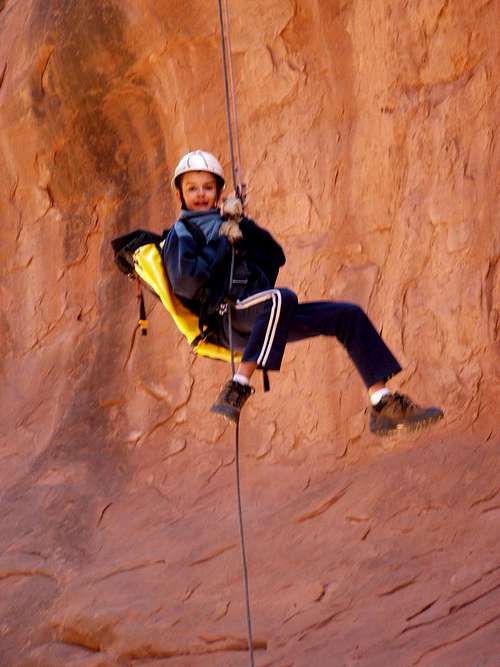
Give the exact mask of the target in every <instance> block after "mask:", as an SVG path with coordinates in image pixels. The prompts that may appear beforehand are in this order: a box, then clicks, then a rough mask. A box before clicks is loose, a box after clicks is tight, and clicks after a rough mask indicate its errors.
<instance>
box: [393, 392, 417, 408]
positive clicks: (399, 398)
mask: <svg viewBox="0 0 500 667" xmlns="http://www.w3.org/2000/svg"><path fill="white" fill-rule="evenodd" d="M392 396H393V398H394V400H395V401H396V402H397V403H399V405H400V407H401V410H402V411H403V412H415V411H416V410H418V406H417V405H415V404H414V403H413V402H412V401H411V400H410V399H409V398H408V396H405V395H404V394H399V393H398V392H395V393H394V394H393V395H392Z"/></svg>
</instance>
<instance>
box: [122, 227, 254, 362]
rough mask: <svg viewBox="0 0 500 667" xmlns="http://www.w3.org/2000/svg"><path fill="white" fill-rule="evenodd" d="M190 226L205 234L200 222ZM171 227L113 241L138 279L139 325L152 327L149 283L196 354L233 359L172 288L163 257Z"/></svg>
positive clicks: (143, 328)
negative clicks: (146, 299)
mask: <svg viewBox="0 0 500 667" xmlns="http://www.w3.org/2000/svg"><path fill="white" fill-rule="evenodd" d="M186 227H187V229H188V230H189V232H190V233H191V234H192V236H193V237H194V238H195V240H197V234H202V235H203V232H201V230H199V229H198V228H197V227H196V225H186ZM169 231H170V230H169V229H167V230H165V231H164V232H163V235H162V236H160V235H159V234H155V233H154V232H149V231H146V230H144V229H137V230H135V231H133V232H129V233H128V234H125V235H124V236H118V237H116V238H115V239H113V240H112V241H111V245H112V247H113V251H114V254H115V263H116V265H117V266H118V268H119V269H120V271H121V272H122V273H124V274H125V275H127V276H128V277H129V278H135V279H136V280H137V284H138V299H139V326H140V328H141V332H142V335H143V336H145V335H147V330H148V322H147V318H146V309H145V305H144V297H143V294H142V289H141V285H145V286H146V287H147V288H148V289H149V290H150V291H151V292H153V294H155V296H157V297H158V298H159V299H160V301H161V302H162V304H163V305H164V306H165V308H166V310H167V312H168V313H169V315H170V316H171V317H172V319H173V321H174V323H175V325H176V326H177V328H178V329H179V331H180V332H181V333H182V334H183V336H184V337H185V338H186V340H187V342H188V343H189V345H190V346H191V347H192V349H193V351H194V352H195V353H196V354H199V355H200V356H203V357H209V358H211V359H219V360H221V361H230V360H231V352H230V350H229V349H228V348H227V347H224V346H222V345H218V344H216V343H214V342H211V341H210V340H209V339H208V336H209V333H210V332H209V331H208V330H207V329H206V328H205V327H203V328H202V326H200V321H199V318H198V316H197V315H196V314H195V313H193V312H192V311H191V310H189V309H188V308H187V307H186V306H185V305H184V304H183V303H181V301H180V300H179V298H178V297H177V296H176V295H175V294H174V292H173V290H172V286H171V285H170V282H169V280H168V276H167V272H166V271H165V267H164V265H163V260H162V257H161V248H162V247H163V243H164V242H165V239H166V237H167V234H168V232H169ZM199 241H200V242H202V243H204V242H205V240H204V237H203V239H201V238H200V239H199ZM240 358H241V354H239V353H235V354H234V359H235V361H239V360H240Z"/></svg>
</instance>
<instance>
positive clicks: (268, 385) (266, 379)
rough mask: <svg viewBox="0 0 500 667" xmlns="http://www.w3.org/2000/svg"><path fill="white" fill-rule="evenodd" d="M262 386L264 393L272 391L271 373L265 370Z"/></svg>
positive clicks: (263, 371) (263, 370)
mask: <svg viewBox="0 0 500 667" xmlns="http://www.w3.org/2000/svg"><path fill="white" fill-rule="evenodd" d="M262 384H263V385H264V391H270V389H271V383H270V382H269V373H268V372H267V371H266V369H265V368H263V369H262Z"/></svg>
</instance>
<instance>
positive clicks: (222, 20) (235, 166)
mask: <svg viewBox="0 0 500 667" xmlns="http://www.w3.org/2000/svg"><path fill="white" fill-rule="evenodd" d="M217 3H218V10H219V24H220V42H221V52H222V64H223V69H224V92H225V98H226V121H227V130H228V138H229V151H230V156H231V171H232V175H233V188H234V192H235V193H236V196H237V197H238V198H239V199H240V200H241V203H242V205H243V206H244V204H245V198H246V188H245V184H244V182H243V175H242V168H241V150H240V139H239V132H238V115H237V109H236V91H235V84H234V77H233V66H232V57H231V31H230V20H229V6H228V0H224V1H223V0H217ZM223 5H224V7H223ZM235 145H236V153H235ZM234 258H235V250H234V246H232V253H231V270H230V275H229V293H231V289H232V286H233V277H234ZM227 318H228V330H229V350H230V355H231V374H232V375H231V377H234V373H235V364H234V348H233V336H232V326H231V324H232V322H231V304H229V307H228V309H227ZM265 378H266V376H265ZM265 384H266V381H265ZM235 469H236V500H237V506H238V526H239V532H240V550H241V561H242V565H243V585H244V592H245V609H246V620H247V636H248V653H249V658H250V667H254V665H255V662H254V655H253V633H252V615H251V610H250V593H249V584H248V564H247V557H246V549H245V532H244V528H243V510H242V507H241V484H240V418H239V416H238V419H237V420H236V430H235Z"/></svg>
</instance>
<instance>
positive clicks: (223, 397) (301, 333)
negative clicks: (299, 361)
mask: <svg viewBox="0 0 500 667" xmlns="http://www.w3.org/2000/svg"><path fill="white" fill-rule="evenodd" d="M172 185H173V187H174V188H175V192H176V198H177V201H178V202H179V204H180V206H181V209H182V210H181V214H180V217H179V220H178V221H177V222H176V223H175V225H174V227H173V228H172V229H171V231H170V232H169V234H168V237H167V240H166V243H165V244H164V247H163V262H164V264H165V267H166V271H167V274H168V277H169V280H170V283H171V285H172V289H173V291H174V292H175V294H176V295H177V296H178V297H179V299H180V300H181V301H182V302H183V303H184V304H185V305H186V306H187V307H188V308H189V309H190V310H191V311H193V312H194V313H196V314H197V315H198V316H199V318H200V325H201V328H202V330H204V329H205V330H207V331H208V332H209V337H210V340H212V341H214V342H217V343H219V344H221V345H224V346H226V347H228V346H229V335H230V332H229V325H228V321H229V318H228V317H227V314H226V310H227V308H228V304H230V306H229V307H230V308H231V325H232V326H231V334H232V343H233V347H234V349H235V350H238V351H241V352H243V356H242V360H241V363H240V364H239V366H238V369H237V372H236V373H235V375H234V377H233V378H232V379H231V380H229V381H228V382H227V383H226V385H225V386H224V387H223V389H222V391H221V393H220V394H219V396H218V398H217V400H216V402H215V403H214V405H213V406H212V408H211V410H212V412H216V413H218V414H221V415H223V416H225V417H227V418H228V419H230V420H232V421H237V420H238V419H239V416H240V410H241V408H242V407H243V405H244V404H245V402H246V401H247V399H248V398H249V396H250V395H251V394H252V393H253V388H252V387H251V386H250V378H251V376H252V374H253V372H254V371H255V369H256V368H262V369H265V370H273V371H277V370H279V369H280V366H281V360H282V358H283V354H284V351H285V346H286V344H287V343H288V342H291V341H296V340H301V339H304V338H309V337H311V336H318V335H325V336H335V337H336V338H337V339H338V340H339V341H340V342H341V343H342V344H343V345H344V347H345V348H346V350H347V352H348V354H349V356H350V357H351V359H352V361H353V363H354V365H355V366H356V368H357V370H358V372H359V374H360V375H361V378H362V380H363V381H364V383H365V385H366V387H367V390H368V395H369V398H370V402H371V405H372V410H371V415H370V430H371V431H372V433H377V434H380V435H386V434H389V433H391V432H394V431H398V430H417V429H420V428H422V427H423V426H426V425H428V424H430V423H431V422H435V421H437V420H439V419H441V418H442V417H443V412H442V410H440V409H439V408H435V407H429V408H421V407H419V406H418V405H416V404H415V403H414V402H413V401H412V400H411V399H410V398H409V397H408V396H405V395H403V394H399V393H392V392H390V391H389V389H387V387H386V382H387V381H388V380H389V378H391V377H392V376H393V375H395V374H396V373H399V371H401V367H400V365H399V363H398V362H397V360H396V359H395V358H394V356H393V355H392V353H391V352H390V350H389V349H388V348H387V346H386V345H385V343H384V342H383V340H382V339H381V337H380V336H379V334H378V333H377V331H376V330H375V328H374V327H373V325H372V323H371V322H370V320H369V319H368V317H367V315H366V314H365V313H364V311H363V310H362V309H361V308H360V307H359V306H357V305H354V304H352V303H345V302H335V301H313V302H308V303H298V301H297V296H296V295H295V293H294V292H292V291H291V290H289V289H287V288H275V287H274V284H275V281H276V278H277V276H278V271H279V269H280V267H281V266H283V264H284V263H285V255H284V254H283V251H282V249H281V247H280V246H279V245H278V243H277V242H276V241H275V240H274V239H273V237H272V236H271V234H269V232H267V231H265V230H264V229H262V228H261V227H259V226H258V225H256V224H255V222H253V220H250V219H249V218H246V217H242V207H241V203H240V202H239V200H238V199H236V198H235V197H230V198H228V199H227V200H226V201H225V202H224V203H223V204H222V210H221V211H219V209H218V208H217V206H218V204H219V201H220V198H221V193H222V189H223V187H224V173H223V170H222V167H221V165H220V163H219V162H218V160H217V158H215V157H214V156H213V155H212V154H210V153H207V152H205V151H201V150H197V151H193V152H191V153H188V154H187V155H185V156H184V157H183V158H182V159H181V160H180V162H179V164H178V165H177V167H176V169H175V174H174V178H173V180H172ZM231 246H233V247H234V250H235V260H234V272H233V281H232V285H231V289H230V285H229V277H230V272H231V258H232V248H231Z"/></svg>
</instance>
